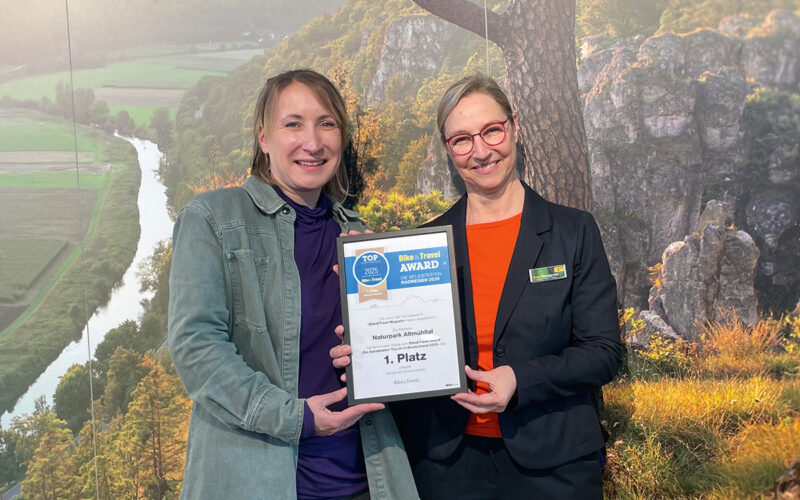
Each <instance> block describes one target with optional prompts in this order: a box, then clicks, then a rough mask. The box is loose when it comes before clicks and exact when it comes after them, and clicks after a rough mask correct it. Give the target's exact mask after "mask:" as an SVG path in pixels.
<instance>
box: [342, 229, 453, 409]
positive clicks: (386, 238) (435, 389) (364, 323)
mask: <svg viewBox="0 0 800 500" xmlns="http://www.w3.org/2000/svg"><path fill="white" fill-rule="evenodd" d="M338 245H339V280H340V289H341V294H342V319H343V323H344V327H345V342H347V343H348V344H350V346H351V347H352V348H353V354H352V357H351V363H350V366H348V367H347V384H348V401H349V403H350V404H358V403H366V402H386V401H397V400H401V399H414V398H421V397H430V396H439V395H447V394H455V393H457V392H465V391H466V387H467V386H466V376H465V374H464V350H463V344H462V336H461V316H460V312H459V305H458V289H457V287H456V282H455V259H454V257H453V250H452V248H453V245H452V228H451V227H450V226H441V227H435V228H425V229H412V230H409V231H396V232H391V233H381V234H366V235H359V236H346V237H341V238H339V241H338Z"/></svg>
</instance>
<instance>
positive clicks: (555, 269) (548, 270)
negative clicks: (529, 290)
mask: <svg viewBox="0 0 800 500" xmlns="http://www.w3.org/2000/svg"><path fill="white" fill-rule="evenodd" d="M528 273H529V274H530V276H531V283H539V282H541V281H552V280H563V279H564V278H566V277H567V266H565V265H564V264H561V265H558V266H549V267H537V268H536V269H530V270H528Z"/></svg>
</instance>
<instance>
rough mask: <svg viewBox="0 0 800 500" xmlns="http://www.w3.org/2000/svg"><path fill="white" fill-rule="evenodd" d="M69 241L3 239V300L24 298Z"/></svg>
mask: <svg viewBox="0 0 800 500" xmlns="http://www.w3.org/2000/svg"><path fill="white" fill-rule="evenodd" d="M66 244H67V242H66V241H64V240H53V239H45V238H40V239H31V238H28V239H8V240H0V261H2V262H3V266H2V267H0V302H12V301H15V300H19V299H20V298H22V297H23V296H24V295H25V293H26V292H27V291H28V290H29V289H30V288H31V286H32V285H33V283H34V281H36V279H37V278H38V277H39V276H40V275H41V274H42V272H44V270H45V269H46V268H47V267H48V266H49V265H50V263H51V262H52V261H53V259H55V258H56V256H58V254H59V253H60V252H61V251H62V250H63V249H64V247H65V246H66Z"/></svg>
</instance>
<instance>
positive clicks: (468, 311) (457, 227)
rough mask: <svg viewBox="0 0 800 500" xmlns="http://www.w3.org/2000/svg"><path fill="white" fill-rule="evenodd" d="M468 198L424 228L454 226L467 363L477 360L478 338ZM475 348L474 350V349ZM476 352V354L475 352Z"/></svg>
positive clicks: (464, 197)
mask: <svg viewBox="0 0 800 500" xmlns="http://www.w3.org/2000/svg"><path fill="white" fill-rule="evenodd" d="M466 221H467V196H466V195H464V196H462V197H461V198H460V199H459V200H458V201H457V202H456V203H455V204H454V205H453V206H452V207H450V209H449V210H447V212H445V213H443V214H442V215H441V216H439V217H437V218H436V219H434V220H432V221H430V222H428V223H426V224H423V225H422V227H429V226H445V225H448V224H450V225H451V226H453V246H454V247H455V248H453V250H454V252H455V254H456V273H457V275H458V280H459V293H461V294H462V296H461V304H462V307H461V314H462V323H463V327H464V329H465V330H466V332H467V337H468V341H469V343H468V344H467V345H465V346H464V348H465V349H466V350H467V352H466V353H465V354H466V355H467V363H470V361H472V362H473V363H474V360H476V359H477V345H478V344H477V336H476V333H475V305H474V304H473V303H472V275H471V273H470V269H469V250H468V248H467V229H466ZM473 347H474V349H473ZM473 351H474V352H473Z"/></svg>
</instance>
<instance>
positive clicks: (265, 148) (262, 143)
mask: <svg viewBox="0 0 800 500" xmlns="http://www.w3.org/2000/svg"><path fill="white" fill-rule="evenodd" d="M258 144H259V146H261V152H262V153H264V154H265V155H269V147H268V145H267V138H266V136H265V135H264V127H261V126H259V127H258Z"/></svg>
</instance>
